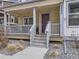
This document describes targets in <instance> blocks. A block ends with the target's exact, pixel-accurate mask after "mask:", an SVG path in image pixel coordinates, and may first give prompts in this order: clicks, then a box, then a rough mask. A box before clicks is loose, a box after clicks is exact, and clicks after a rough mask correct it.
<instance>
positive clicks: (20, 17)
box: [5, 4, 60, 35]
mask: <svg viewBox="0 0 79 59" xmlns="http://www.w3.org/2000/svg"><path fill="white" fill-rule="evenodd" d="M6 14H7V16H5V17H6V19H7V20H6V23H5V24H7V26H6V28H5V29H6V30H5V31H6V34H10V35H29V34H30V29H31V27H32V26H33V25H34V26H35V30H34V31H35V32H36V34H45V30H46V27H47V24H48V23H49V21H50V22H51V33H52V35H59V34H60V4H54V5H48V6H42V7H35V8H28V9H21V10H14V11H8V12H7V13H6Z"/></svg>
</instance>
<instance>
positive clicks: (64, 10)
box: [4, 0, 79, 47]
mask: <svg viewBox="0 0 79 59" xmlns="http://www.w3.org/2000/svg"><path fill="white" fill-rule="evenodd" d="M20 1H21V0H20ZM22 1H25V0H22ZM22 1H21V2H22ZM28 1H29V2H28ZM4 10H5V33H6V34H7V36H8V38H15V39H30V44H32V43H34V42H33V41H35V39H37V40H38V39H47V40H46V42H47V47H48V45H49V40H52V41H63V38H64V37H66V36H67V37H68V36H71V35H72V34H75V35H77V36H78V35H79V0H35V1H34V0H32V1H30V0H26V2H22V3H17V4H14V5H11V6H8V7H5V8H4ZM7 13H8V14H9V15H8V16H7V15H6V14H7ZM11 16H13V19H11ZM7 20H8V22H7ZM7 23H8V25H7ZM6 25H7V26H6ZM45 34H46V35H45ZM71 40H72V39H71ZM38 42H39V41H38Z"/></svg>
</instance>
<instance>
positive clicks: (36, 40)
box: [33, 39, 47, 43]
mask: <svg viewBox="0 0 79 59" xmlns="http://www.w3.org/2000/svg"><path fill="white" fill-rule="evenodd" d="M33 41H35V42H42V43H43V42H46V41H47V40H45V39H43V40H42V39H34V40H33Z"/></svg>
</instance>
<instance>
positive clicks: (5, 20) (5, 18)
mask: <svg viewBox="0 0 79 59" xmlns="http://www.w3.org/2000/svg"><path fill="white" fill-rule="evenodd" d="M6 25H7V13H6V12H4V35H6Z"/></svg>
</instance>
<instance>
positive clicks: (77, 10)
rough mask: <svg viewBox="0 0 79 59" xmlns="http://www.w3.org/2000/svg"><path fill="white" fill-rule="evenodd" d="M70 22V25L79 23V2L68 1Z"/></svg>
mask: <svg viewBox="0 0 79 59" xmlns="http://www.w3.org/2000/svg"><path fill="white" fill-rule="evenodd" d="M68 22H69V26H78V25H79V2H71V3H68Z"/></svg>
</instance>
